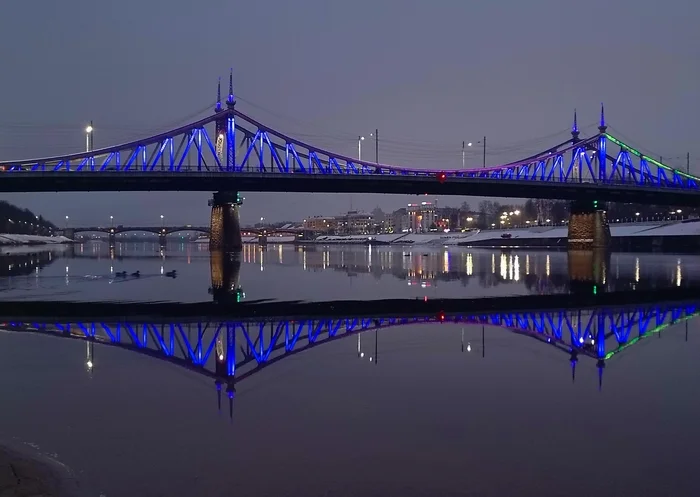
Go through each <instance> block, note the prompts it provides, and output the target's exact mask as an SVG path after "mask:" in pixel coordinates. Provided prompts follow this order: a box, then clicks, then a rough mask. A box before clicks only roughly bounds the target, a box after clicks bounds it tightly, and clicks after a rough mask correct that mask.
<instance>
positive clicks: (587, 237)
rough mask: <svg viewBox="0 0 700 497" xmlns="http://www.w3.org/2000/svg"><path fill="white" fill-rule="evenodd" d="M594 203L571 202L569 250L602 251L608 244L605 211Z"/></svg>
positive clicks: (608, 236) (608, 231)
mask: <svg viewBox="0 0 700 497" xmlns="http://www.w3.org/2000/svg"><path fill="white" fill-rule="evenodd" d="M597 204H598V203H597V202H595V201H587V202H572V203H571V211H570V214H569V233H568V240H569V243H568V245H569V249H573V250H592V249H604V248H607V247H608V245H609V244H610V226H609V225H608V217H607V213H606V212H605V209H601V208H599V207H598V205H597Z"/></svg>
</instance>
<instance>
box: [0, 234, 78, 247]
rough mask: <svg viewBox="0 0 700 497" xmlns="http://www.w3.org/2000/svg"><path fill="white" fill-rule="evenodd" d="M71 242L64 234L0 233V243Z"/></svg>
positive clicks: (43, 243)
mask: <svg viewBox="0 0 700 497" xmlns="http://www.w3.org/2000/svg"><path fill="white" fill-rule="evenodd" d="M61 243H73V240H71V239H70V238H66V237H65V236H40V235H13V234H5V233H0V245H57V244H61Z"/></svg>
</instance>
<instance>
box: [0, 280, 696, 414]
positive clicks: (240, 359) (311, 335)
mask: <svg viewBox="0 0 700 497" xmlns="http://www.w3.org/2000/svg"><path fill="white" fill-rule="evenodd" d="M697 290H698V289H697V288H695V289H685V290H678V291H673V290H669V292H667V294H666V295H664V299H665V300H664V301H663V302H660V301H658V300H654V295H655V294H654V293H650V292H618V293H611V294H607V295H605V296H604V297H600V296H595V295H591V296H588V297H581V296H571V295H543V296H524V297H502V298H491V299H478V300H474V299H463V300H455V299H448V300H435V301H420V300H418V301H416V300H412V299H408V300H385V301H369V302H361V301H336V302H317V303H303V302H254V303H250V304H238V305H235V306H219V305H216V304H210V303H202V304H99V303H95V304H92V303H87V304H82V303H50V302H47V303H42V302H7V303H0V320H2V321H3V323H2V325H0V327H1V328H2V329H4V330H7V331H13V332H22V333H35V334H43V335H47V336H53V337H61V338H65V339H79V340H84V341H86V342H87V344H88V345H87V358H86V365H87V368H88V370H92V369H93V368H94V367H96V364H97V363H98V362H99V361H98V359H96V358H95V355H94V344H95V343H97V344H102V345H105V346H113V347H118V348H122V349H126V350H129V351H132V352H134V353H138V354H143V355H147V356H150V357H152V358H154V359H158V360H161V361H164V362H168V363H171V364H174V365H177V366H180V367H182V368H185V369H187V370H190V371H192V372H195V373H199V374H201V375H204V376H207V377H210V378H212V379H213V380H214V383H215V386H216V388H217V391H218V392H219V395H220V394H221V391H222V389H223V390H225V391H226V392H227V396H228V398H229V399H230V402H231V405H232V402H233V398H234V396H235V391H236V386H237V385H238V384H239V383H240V382H241V381H244V380H245V379H246V378H249V377H250V376H252V375H254V374H256V373H258V372H260V371H261V370H263V369H265V368H267V367H270V366H273V365H274V364H276V363H278V362H280V361H282V360H284V359H285V358H288V357H291V356H293V355H296V354H300V353H303V352H304V351H307V350H309V349H312V348H314V347H318V346H321V345H323V344H326V343H330V342H332V341H337V340H342V339H347V338H350V337H355V339H356V340H357V344H358V348H357V354H358V357H361V358H363V359H366V360H367V361H368V362H370V359H371V362H373V363H374V364H377V363H379V362H380V355H381V351H380V350H379V349H378V348H377V343H378V342H377V340H376V336H375V337H373V338H374V339H373V340H369V342H370V346H369V347H365V348H366V350H365V349H363V348H362V346H361V335H362V334H365V333H367V332H373V335H374V333H376V332H381V331H383V330H386V329H388V328H401V327H402V326H408V325H424V324H430V325H432V326H433V330H434V325H436V324H444V325H445V326H448V325H452V326H454V325H457V326H459V327H461V328H462V332H463V333H464V330H465V329H467V328H468V327H478V329H479V331H480V332H481V333H480V340H477V341H475V343H474V346H473V347H474V349H475V351H476V349H478V351H479V352H480V353H481V354H482V355H485V351H486V347H487V340H486V339H487V336H488V335H490V334H492V333H493V332H495V331H496V328H500V329H502V330H505V331H508V332H512V333H515V334H517V335H520V336H522V337H523V338H529V339H532V340H537V341H538V342H540V343H541V344H542V346H543V347H552V348H554V349H556V350H559V351H561V352H562V354H563V356H564V357H565V358H566V359H567V360H568V361H569V363H570V366H571V370H570V374H571V375H572V379H574V378H575V371H576V365H577V363H578V361H579V358H588V359H589V360H592V364H593V365H595V367H597V368H598V373H599V380H598V381H599V386H600V387H602V380H603V371H604V368H605V366H606V363H607V362H608V361H609V360H611V359H613V358H614V357H616V356H617V355H619V354H621V353H623V352H624V351H626V350H627V349H630V348H631V347H632V346H633V345H635V344H636V343H639V342H640V341H642V340H644V339H646V338H648V337H650V336H654V335H658V334H659V333H661V332H662V331H663V330H665V329H666V328H669V327H671V326H674V325H678V324H681V323H686V326H685V333H686V339H687V334H688V327H687V322H688V321H689V320H691V319H695V318H696V317H698V315H700V308H699V307H698V304H700V298H698V297H697V295H698V292H697ZM656 295H658V294H656ZM693 295H694V297H691V296H693ZM656 298H658V297H656ZM577 302H578V303H577ZM606 303H607V304H606ZM28 316H31V317H28ZM487 330H488V331H487ZM471 334H472V335H473V333H471ZM464 348H465V343H464V341H462V349H463V350H464ZM466 348H467V350H471V349H472V345H471V343H467V345H466ZM220 402H221V397H220V396H219V405H220Z"/></svg>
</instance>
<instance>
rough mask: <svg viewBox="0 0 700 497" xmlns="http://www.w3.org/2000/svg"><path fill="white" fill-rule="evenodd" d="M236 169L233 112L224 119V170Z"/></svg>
mask: <svg viewBox="0 0 700 497" xmlns="http://www.w3.org/2000/svg"><path fill="white" fill-rule="evenodd" d="M235 170H236V121H235V117H234V115H233V113H231V114H230V115H229V117H228V119H227V120H226V171H235Z"/></svg>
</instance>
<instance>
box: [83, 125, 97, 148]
mask: <svg viewBox="0 0 700 497" xmlns="http://www.w3.org/2000/svg"><path fill="white" fill-rule="evenodd" d="M94 130H95V128H93V127H92V121H90V124H88V125H87V127H86V128H85V151H86V152H90V151H91V150H92V143H93V141H92V132H93V131H94Z"/></svg>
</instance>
